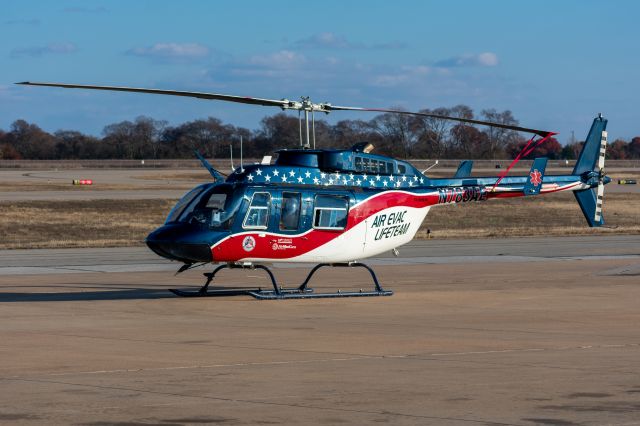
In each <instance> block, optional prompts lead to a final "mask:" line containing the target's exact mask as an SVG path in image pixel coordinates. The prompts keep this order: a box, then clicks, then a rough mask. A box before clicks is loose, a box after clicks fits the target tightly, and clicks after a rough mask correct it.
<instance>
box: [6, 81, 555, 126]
mask: <svg viewBox="0 0 640 426" xmlns="http://www.w3.org/2000/svg"><path fill="white" fill-rule="evenodd" d="M16 84H22V85H26V86H47V87H62V88H65V89H92V90H108V91H115V92H135V93H152V94H156V95H171V96H184V97H189V98H199V99H208V100H219V101H228V102H236V103H241V104H250V105H262V106H275V107H279V108H282V109H297V110H305V111H321V112H326V113H329V112H331V111H363V112H383V113H392V114H404V115H413V116H418V117H430V118H439V119H442V120H450V121H458V122H461V123H469V124H480V125H483V126H490V127H497V128H501V129H509V130H515V131H518V132H526V133H533V134H536V135H539V136H542V137H546V136H549V135H552V134H555V132H550V131H547V130H538V129H530V128H527V127H520V126H512V125H510V124H501V123H494V122H491V121H483V120H473V119H470V118H460V117H451V116H446V115H438V114H429V113H424V112H410V111H401V110H395V109H382V108H360V107H347V106H337V105H331V104H328V103H320V104H314V103H311V102H309V100H308V98H307V99H306V100H303V102H296V101H289V100H287V99H281V100H277V99H264V98H252V97H249V96H235V95H222V94H219V93H205V92H187V91H180V90H161V89H144V88H136V87H118V86H93V85H83V84H64V83H39V82H30V81H24V82H21V83H16Z"/></svg>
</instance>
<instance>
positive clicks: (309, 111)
mask: <svg viewBox="0 0 640 426" xmlns="http://www.w3.org/2000/svg"><path fill="white" fill-rule="evenodd" d="M282 109H283V110H286V109H291V110H296V111H298V120H299V122H300V127H301V128H302V117H301V115H300V112H301V111H304V129H305V130H304V139H303V138H302V131H300V147H301V148H304V149H310V148H311V142H313V149H315V148H316V120H315V112H316V111H319V112H324V113H325V114H329V113H330V112H331V104H328V103H326V102H323V103H319V104H314V103H313V102H311V99H310V98H309V96H302V97H301V98H300V101H299V102H298V101H290V100H288V99H283V100H282ZM309 115H311V125H309Z"/></svg>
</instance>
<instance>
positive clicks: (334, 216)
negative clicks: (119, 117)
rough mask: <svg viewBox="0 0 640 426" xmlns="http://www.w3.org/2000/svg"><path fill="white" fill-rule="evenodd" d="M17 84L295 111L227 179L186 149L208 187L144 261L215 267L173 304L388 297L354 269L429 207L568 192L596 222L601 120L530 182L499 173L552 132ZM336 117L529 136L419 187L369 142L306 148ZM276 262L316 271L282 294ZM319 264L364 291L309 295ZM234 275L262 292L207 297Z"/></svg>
mask: <svg viewBox="0 0 640 426" xmlns="http://www.w3.org/2000/svg"><path fill="white" fill-rule="evenodd" d="M16 84H21V85H30V86H48V87H62V88H76V89H91V90H107V91H121V92H135V93H147V94H159V95H170V96H184V97H192V98H200V99H206V100H220V101H229V102H236V103H243V104H250V105H259V106H274V107H279V108H281V109H282V110H294V111H298V116H299V120H300V145H301V146H300V148H299V149H283V150H279V151H276V154H277V159H276V160H275V161H272V157H271V156H265V157H264V158H263V159H262V161H261V162H259V163H256V164H247V165H243V164H242V163H241V165H240V167H238V168H236V169H235V170H234V171H233V172H232V173H231V174H230V175H228V176H227V177H225V176H224V175H223V174H222V173H221V172H219V171H218V170H216V169H215V168H213V167H212V165H211V164H210V163H209V162H208V161H207V160H206V159H205V158H204V157H203V156H202V155H200V153H198V152H196V156H197V157H198V158H199V160H200V161H201V163H202V165H203V167H205V168H206V169H207V170H208V171H209V173H210V175H211V177H212V179H213V181H212V182H207V183H204V184H201V185H198V186H196V187H195V188H193V189H192V190H190V191H189V192H187V194H185V195H184V196H183V197H182V198H181V199H180V200H179V201H178V202H177V203H176V205H175V206H174V207H173V209H172V210H171V211H170V212H169V214H168V216H167V219H166V221H165V223H164V224H163V225H162V226H160V227H159V228H157V229H156V230H154V231H153V232H151V233H150V234H149V235H148V236H147V238H146V244H147V246H148V247H149V248H150V249H151V250H152V251H153V252H155V253H156V254H158V255H159V256H162V257H164V258H167V259H170V260H173V261H178V262H182V263H183V265H182V266H181V267H180V268H179V269H178V272H177V273H176V274H178V273H181V272H184V271H186V270H188V269H192V268H194V267H196V266H202V265H206V264H219V265H218V266H217V267H216V268H215V269H214V270H213V271H212V272H206V273H204V276H205V278H206V282H205V284H204V285H202V286H201V287H200V288H199V289H198V290H195V291H189V290H180V289H171V290H170V291H172V292H173V293H174V294H176V295H178V296H184V297H208V296H233V295H250V296H253V297H255V298H256V299H260V300H265V299H266V300H268V299H299V298H333V297H366V296H390V295H392V294H393V291H391V290H386V289H384V288H383V287H382V286H381V285H380V283H379V281H378V279H377V276H376V274H375V272H374V271H373V269H371V268H370V267H369V266H368V265H366V264H365V263H362V262H361V260H362V259H366V258H369V257H371V256H375V255H378V254H381V253H384V252H388V251H392V252H393V253H394V254H396V255H397V248H398V247H400V246H402V245H404V244H406V243H408V242H409V241H411V240H412V239H413V238H414V236H415V235H416V233H417V231H418V229H419V228H420V226H421V224H422V222H423V221H424V219H425V217H426V216H427V214H428V212H429V210H430V209H431V208H432V207H435V206H439V205H450V204H458V203H469V202H483V201H488V200H491V199H501V198H512V197H529V196H536V195H543V194H550V193H555V192H562V191H572V192H573V194H574V195H575V198H576V200H577V202H578V204H579V205H580V208H581V210H582V213H583V215H584V217H585V219H586V221H587V224H588V225H589V226H590V227H599V226H602V225H604V217H603V215H602V207H603V197H604V185H606V184H607V183H609V182H610V181H611V179H610V178H609V177H608V176H606V174H605V169H604V163H605V152H606V145H607V131H606V126H607V120H606V119H605V118H604V117H603V116H602V115H601V114H598V116H597V117H596V118H595V119H594V120H593V123H592V125H591V128H590V130H589V133H588V135H587V138H586V140H585V143H584V145H583V148H582V151H581V153H580V156H579V157H578V160H577V162H576V165H575V167H574V168H573V170H572V172H571V173H570V174H566V175H545V170H546V166H547V161H548V159H547V158H545V157H541V158H535V159H534V161H533V164H532V166H531V170H530V172H529V174H528V175H525V176H507V174H508V173H509V171H510V170H511V168H512V167H513V166H514V165H515V164H516V163H517V162H518V161H519V160H520V159H521V158H523V157H525V156H527V155H529V154H531V153H532V152H533V150H534V149H535V148H536V147H537V146H539V145H540V144H542V143H544V142H545V141H546V140H548V139H549V138H550V137H552V136H553V135H555V134H556V133H554V132H551V131H546V130H538V129H532V128H526V127H520V126H515V125H509V124H502V123H495V122H489V121H482V120H475V119H468V118H462V117H452V116H444V115H437V114H431V113H426V112H409V111H403V110H394V109H381V108H362V107H350V106H337V105H332V104H330V103H313V102H311V100H310V99H309V98H308V97H303V98H301V100H300V101H290V100H288V99H281V100H276V99H266V98H254V97H243V96H235V95H224V94H216V93H203V92H187V91H176V90H161V89H144V88H133V87H117V86H95V85H79V84H64V83H42V82H28V81H27V82H22V83H16ZM334 111H361V112H378V113H395V114H406V115H412V116H419V117H429V118H436V119H442V120H449V121H454V122H461V123H466V124H477V125H483V126H490V127H497V128H503V129H508V130H513V131H517V132H523V133H528V134H531V135H532V136H531V138H530V139H529V140H528V142H527V143H526V145H525V146H524V148H523V149H522V150H521V152H520V153H519V154H518V155H517V156H516V158H515V159H514V160H513V162H512V163H511V164H510V165H509V167H507V168H506V169H505V170H504V171H503V172H502V173H501V174H500V175H498V176H486V177H475V176H472V175H471V171H472V167H473V162H472V161H468V160H467V161H464V162H462V163H461V164H460V166H459V167H458V169H457V171H456V173H455V174H454V176H452V177H450V178H429V177H428V176H427V175H426V174H425V173H424V172H426V171H420V170H418V169H417V168H416V167H414V166H413V165H412V164H411V163H409V162H407V161H404V160H401V159H397V158H392V157H388V156H385V155H379V154H375V153H372V149H373V146H372V145H371V144H369V143H367V142H362V143H358V144H356V145H354V146H353V147H352V148H350V149H316V147H315V113H316V112H318V113H326V114H328V113H330V112H334ZM302 114H304V118H303V117H302ZM303 123H304V126H303ZM303 127H304V132H303ZM303 133H304V137H303ZM312 143H313V146H311V145H312ZM277 262H298V263H313V264H316V266H314V267H313V269H312V270H311V271H310V272H309V274H308V275H307V277H306V279H305V280H304V282H303V283H302V284H301V285H299V286H298V287H292V288H285V287H281V286H280V285H278V283H277V281H276V279H275V276H274V275H273V272H272V271H271V270H270V269H269V268H268V267H267V266H266V264H271V263H277ZM323 267H361V268H365V269H366V270H367V271H368V272H369V273H370V275H371V278H372V281H373V284H374V288H373V289H372V290H370V291H363V290H360V291H345V292H342V291H337V292H315V291H314V289H312V288H311V287H309V283H310V281H311V278H312V277H313V275H314V274H315V273H316V272H317V271H318V270H319V269H320V268H323ZM235 268H251V269H261V270H264V271H265V272H266V273H267V274H268V276H269V279H270V281H271V286H272V288H269V289H263V288H261V287H257V288H226V289H224V288H222V289H210V284H211V283H212V282H213V279H214V277H215V276H216V274H217V273H218V272H220V271H221V270H223V269H235Z"/></svg>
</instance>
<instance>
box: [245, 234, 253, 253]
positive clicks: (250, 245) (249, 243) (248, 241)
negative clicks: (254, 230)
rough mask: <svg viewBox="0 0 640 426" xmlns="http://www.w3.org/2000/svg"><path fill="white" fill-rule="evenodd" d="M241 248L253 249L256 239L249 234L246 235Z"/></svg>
mask: <svg viewBox="0 0 640 426" xmlns="http://www.w3.org/2000/svg"><path fill="white" fill-rule="evenodd" d="M242 248H243V249H244V251H251V250H253V249H254V248H256V240H255V239H254V238H253V237H252V236H251V235H248V236H246V237H245V238H244V240H242Z"/></svg>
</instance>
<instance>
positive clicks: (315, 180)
mask: <svg viewBox="0 0 640 426" xmlns="http://www.w3.org/2000/svg"><path fill="white" fill-rule="evenodd" d="M318 182H320V179H318V178H317V177H315V178H313V183H314V184H316V185H317V184H318Z"/></svg>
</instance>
